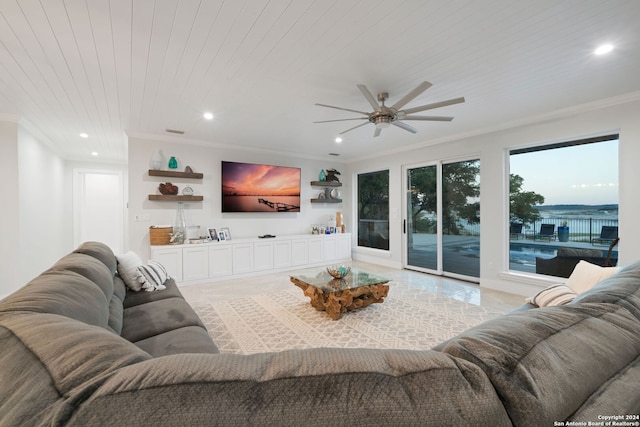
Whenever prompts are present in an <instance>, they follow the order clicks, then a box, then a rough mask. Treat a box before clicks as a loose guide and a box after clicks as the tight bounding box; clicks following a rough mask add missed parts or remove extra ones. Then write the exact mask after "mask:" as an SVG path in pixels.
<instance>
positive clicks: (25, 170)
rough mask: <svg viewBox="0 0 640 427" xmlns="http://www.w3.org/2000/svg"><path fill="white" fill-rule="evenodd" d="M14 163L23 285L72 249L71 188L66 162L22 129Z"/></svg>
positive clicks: (19, 130)
mask: <svg viewBox="0 0 640 427" xmlns="http://www.w3.org/2000/svg"><path fill="white" fill-rule="evenodd" d="M17 164H18V168H19V185H18V188H19V205H18V210H19V215H20V220H19V233H20V245H19V248H20V251H19V254H20V255H19V256H20V262H19V263H18V264H17V265H19V270H20V275H19V277H18V280H19V284H20V286H22V285H23V284H25V283H26V282H28V281H29V280H31V279H32V278H33V277H35V276H37V275H38V274H40V273H41V272H42V271H43V270H46V269H47V268H49V267H50V266H51V264H53V263H54V262H56V261H57V260H58V259H60V258H61V257H62V256H63V255H65V254H66V253H68V252H70V251H71V250H72V249H73V247H72V228H71V224H72V221H71V197H70V194H71V193H70V188H71V185H70V182H69V181H68V180H67V179H66V166H65V161H64V160H63V159H62V158H61V157H59V156H58V155H57V154H56V153H54V152H53V151H52V150H51V149H50V148H49V147H47V146H46V145H45V144H43V143H42V142H40V141H39V140H38V139H37V138H36V137H34V136H33V135H32V134H31V133H29V132H28V131H27V130H25V129H24V128H23V127H20V128H19V129H18V162H17Z"/></svg>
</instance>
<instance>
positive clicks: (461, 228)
mask: <svg viewBox="0 0 640 427" xmlns="http://www.w3.org/2000/svg"><path fill="white" fill-rule="evenodd" d="M405 181H406V203H405V214H404V217H405V230H404V233H405V234H404V235H405V242H406V251H405V258H404V259H405V267H406V268H410V269H416V270H421V271H427V272H431V273H436V274H443V275H449V276H454V277H460V278H463V279H466V280H471V281H477V280H478V278H479V277H480V201H479V196H480V161H479V160H477V159H474V160H464V161H457V162H446V163H445V162H438V163H435V164H425V165H421V166H416V167H407V168H405Z"/></svg>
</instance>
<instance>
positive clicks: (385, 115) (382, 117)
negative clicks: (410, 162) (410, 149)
mask: <svg viewBox="0 0 640 427" xmlns="http://www.w3.org/2000/svg"><path fill="white" fill-rule="evenodd" d="M431 86H432V84H431V83H429V82H426V81H425V82H422V83H420V84H419V85H418V87H416V88H415V89H413V90H412V91H411V92H409V93H408V94H406V95H405V96H404V97H403V98H402V99H400V100H399V101H397V102H396V103H395V104H393V105H392V106H391V107H387V106H386V105H384V102H385V101H386V100H387V98H389V94H388V93H387V92H381V93H379V94H378V101H380V104H378V102H376V98H374V97H373V95H372V94H371V92H370V91H369V89H367V87H366V86H365V85H358V89H360V92H362V94H363V95H364V97H365V98H367V101H369V104H371V107H373V112H372V113H367V112H365V111H358V110H352V109H350V108H342V107H334V106H333V105H326V104H316V105H319V106H320V107H327V108H335V109H336V110H343V111H351V112H353V113H358V114H363V115H364V116H365V117H356V118H351V119H337V120H322V121H319V122H314V123H329V122H343V121H347V120H367V121H366V122H365V123H362V124H359V125H358V126H354V127H352V128H350V129H347V130H345V131H344V132H340V135H342V134H345V133H347V132H349V131H352V130H354V129H357V128H359V127H361V126H364V125H366V124H369V123H373V124H375V125H376V130H375V132H374V133H373V136H374V137H376V136H379V135H380V132H381V131H382V129H383V128H386V127H389V125H394V126H397V127H399V128H400V129H404V130H406V131H409V132H411V133H416V132H418V130H417V129H416V128H414V127H411V126H409V125H408V124H406V123H403V122H402V120H422V121H435V122H450V121H451V120H453V117H445V116H412V115H410V114H413V113H417V112H419V111H425V110H431V109H433V108H439V107H445V106H447V105H453V104H459V103H461V102H464V98H463V97H460V98H454V99H449V100H447V101H441V102H434V103H433V104H427V105H421V106H419V107H413V108H407V109H405V110H401V108H402V107H404V106H405V105H407V104H408V103H409V102H411V101H412V100H413V99H414V98H416V97H417V96H418V95H420V94H421V93H422V92H424V91H425V90H427V89H429V88H430V87H431Z"/></svg>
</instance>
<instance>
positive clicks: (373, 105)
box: [358, 85, 380, 111]
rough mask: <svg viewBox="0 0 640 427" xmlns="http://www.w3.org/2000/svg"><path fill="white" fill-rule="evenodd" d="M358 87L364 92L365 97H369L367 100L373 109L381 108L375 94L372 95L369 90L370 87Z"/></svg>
mask: <svg viewBox="0 0 640 427" xmlns="http://www.w3.org/2000/svg"><path fill="white" fill-rule="evenodd" d="M358 89H360V92H362V94H363V95H364V97H365V98H367V101H369V104H371V106H372V107H373V109H374V110H375V111H378V110H379V109H380V106H379V105H378V102H377V101H376V99H375V98H374V97H373V95H371V92H369V89H367V87H366V86H365V85H358Z"/></svg>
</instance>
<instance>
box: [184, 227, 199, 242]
mask: <svg viewBox="0 0 640 427" xmlns="http://www.w3.org/2000/svg"><path fill="white" fill-rule="evenodd" d="M187 239H188V240H197V239H200V226H199V225H188V226H187Z"/></svg>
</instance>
